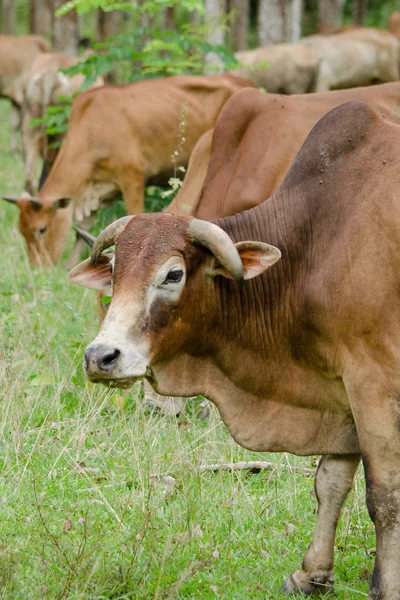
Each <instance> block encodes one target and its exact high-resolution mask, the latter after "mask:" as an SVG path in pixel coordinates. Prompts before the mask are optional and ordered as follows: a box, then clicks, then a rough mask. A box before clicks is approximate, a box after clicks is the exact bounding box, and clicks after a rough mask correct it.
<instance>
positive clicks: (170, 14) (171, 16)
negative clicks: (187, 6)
mask: <svg viewBox="0 0 400 600" xmlns="http://www.w3.org/2000/svg"><path fill="white" fill-rule="evenodd" d="M163 21H164V23H163V25H164V29H166V30H167V31H173V30H174V29H175V7H174V6H169V7H168V8H166V9H165V10H164V14H163Z"/></svg>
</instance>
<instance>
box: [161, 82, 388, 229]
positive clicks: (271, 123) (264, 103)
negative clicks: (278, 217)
mask: <svg viewBox="0 0 400 600" xmlns="http://www.w3.org/2000/svg"><path fill="white" fill-rule="evenodd" d="M351 100H360V101H363V102H367V103H368V104H369V105H370V106H372V107H373V108H374V109H375V110H376V111H377V112H379V113H380V114H382V115H383V116H384V117H385V118H386V119H388V120H389V121H391V122H392V123H398V124H400V83H398V82H396V83H386V84H383V85H376V86H367V87H361V88H354V89H350V90H336V91H331V92H324V93H321V94H305V95H299V96H296V95H294V96H279V95H275V94H262V93H261V92H259V91H258V90H251V89H249V90H242V91H240V92H238V93H237V94H235V95H234V96H233V97H232V98H231V99H230V100H229V101H228V102H227V103H226V105H225V106H224V108H223V110H222V111H221V114H220V117H219V119H218V122H217V124H216V127H215V129H214V136H213V138H212V147H211V137H209V138H208V145H206V144H203V146H202V147H199V149H198V151H197V152H198V154H199V156H198V157H197V158H196V162H199V161H200V160H204V161H209V162H210V166H209V168H208V171H207V175H206V178H205V180H204V182H203V185H202V186H201V187H200V188H198V192H197V193H194V194H192V195H191V196H190V195H189V194H187V193H186V189H191V190H193V189H194V188H195V187H196V186H198V183H197V181H198V180H197V178H196V182H193V184H192V183H191V181H190V180H191V179H192V178H194V177H195V175H194V173H193V172H192V171H191V172H188V173H187V176H186V177H185V180H184V184H183V186H182V191H180V192H179V194H178V195H177V197H176V199H175V202H174V204H173V207H172V208H173V210H172V211H170V212H176V213H177V214H184V213H181V212H179V211H180V210H182V209H181V208H180V207H181V206H185V207H186V209H185V210H186V214H187V213H188V210H189V209H188V207H189V206H190V210H191V214H192V215H193V216H195V217H198V218H199V219H207V220H212V219H218V218H219V217H224V216H228V215H233V214H235V213H237V212H239V211H242V210H246V209H249V208H252V207H254V206H258V204H260V203H261V202H263V201H264V200H265V199H266V198H268V197H269V196H272V194H273V193H274V192H275V191H276V190H277V189H278V187H279V185H280V184H281V183H282V181H283V179H284V177H285V175H286V173H287V171H288V169H289V168H290V166H291V164H292V162H293V160H294V158H295V156H296V153H297V152H298V151H299V150H300V148H301V145H302V144H303V142H304V140H305V139H306V137H307V135H308V134H309V132H310V131H311V129H312V127H313V126H314V125H315V124H316V123H317V121H318V120H319V119H320V118H321V117H323V116H324V115H325V114H326V113H327V112H329V111H330V110H332V109H333V108H335V107H336V106H339V105H340V104H343V103H344V102H348V101H351ZM205 141H207V140H205ZM193 155H194V153H193ZM193 160H194V156H193ZM192 173H193V174H192ZM194 183H196V185H194Z"/></svg>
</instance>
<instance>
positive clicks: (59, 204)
mask: <svg viewBox="0 0 400 600" xmlns="http://www.w3.org/2000/svg"><path fill="white" fill-rule="evenodd" d="M71 200H72V198H70V197H67V198H59V199H58V200H56V201H55V202H53V206H52V208H53V211H56V210H58V209H59V208H67V206H69V204H70V202H71Z"/></svg>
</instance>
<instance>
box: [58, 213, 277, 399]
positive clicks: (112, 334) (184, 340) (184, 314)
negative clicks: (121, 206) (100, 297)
mask: <svg viewBox="0 0 400 600" xmlns="http://www.w3.org/2000/svg"><path fill="white" fill-rule="evenodd" d="M113 244H115V246H116V250H115V256H114V255H112V254H102V251H103V250H105V249H106V248H108V247H110V246H111V245H113ZM279 258H280V252H279V250H278V249H277V248H274V247H273V246H270V245H268V244H264V243H261V242H253V241H251V242H239V243H238V244H234V243H233V242H232V240H231V239H230V238H229V236H228V235H227V234H226V233H225V232H224V231H223V230H222V229H221V228H219V227H218V226H217V225H214V224H212V223H209V222H206V221H200V220H198V219H194V218H191V217H175V216H173V215H166V214H150V215H138V216H135V217H124V218H123V219H119V220H118V221H116V222H115V223H113V224H112V225H110V226H109V227H108V228H107V229H105V230H104V231H103V232H102V233H101V234H100V236H99V237H98V238H97V240H96V242H95V244H94V245H93V248H92V257H91V259H88V260H86V261H84V262H83V263H81V264H79V265H78V266H77V267H75V268H74V269H73V270H72V271H71V272H70V279H71V281H73V282H74V283H77V284H78V285H84V286H86V287H91V288H95V289H102V288H103V287H109V286H110V283H111V278H112V273H113V296H112V301H111V305H110V308H109V311H108V313H107V316H106V318H105V321H104V323H103V326H102V328H101V331H100V333H99V335H98V336H97V338H96V339H95V340H94V342H92V344H90V345H89V346H88V348H87V350H86V353H85V368H86V372H87V376H88V377H89V379H91V380H92V381H94V382H102V383H104V384H106V385H110V386H115V387H130V386H131V385H132V384H133V383H134V382H135V381H136V379H137V378H140V377H147V378H148V379H149V380H150V382H151V383H152V385H153V386H155V388H156V389H157V387H158V386H157V374H156V371H157V368H159V366H160V365H163V364H165V363H167V362H169V361H171V360H173V359H174V358H175V357H176V356H179V355H180V354H182V353H184V352H189V353H190V352H198V353H202V352H203V353H205V354H207V352H208V349H206V348H205V347H204V339H206V338H207V332H208V331H209V330H210V329H212V328H213V327H214V326H215V324H216V323H219V322H221V319H223V315H222V313H221V310H222V312H223V307H222V308H221V301H220V300H219V301H218V294H217V287H218V279H220V278H224V277H225V278H229V279H232V280H234V281H235V282H236V283H235V285H241V284H243V282H244V280H246V279H251V278H252V277H256V276H257V275H259V274H261V273H262V272H263V271H265V270H266V269H268V268H269V267H270V266H271V265H273V264H274V263H275V262H276V261H277V260H279ZM158 391H161V390H158Z"/></svg>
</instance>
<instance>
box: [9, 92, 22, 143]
mask: <svg viewBox="0 0 400 600" xmlns="http://www.w3.org/2000/svg"><path fill="white" fill-rule="evenodd" d="M20 126H21V109H20V108H19V106H17V105H16V104H14V103H12V104H11V135H10V150H11V152H13V153H14V154H16V153H17V152H18V145H17V138H18V131H19V128H20Z"/></svg>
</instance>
